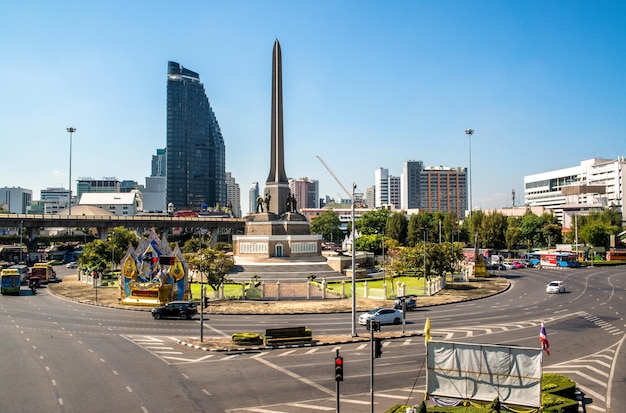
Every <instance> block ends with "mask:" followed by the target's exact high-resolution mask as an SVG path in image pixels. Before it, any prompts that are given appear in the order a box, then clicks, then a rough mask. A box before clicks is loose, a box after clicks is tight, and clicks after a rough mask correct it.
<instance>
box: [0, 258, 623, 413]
mask: <svg viewBox="0 0 626 413" xmlns="http://www.w3.org/2000/svg"><path fill="white" fill-rule="evenodd" d="M624 272H625V271H624V268H614V269H597V268H593V269H592V268H589V269H573V270H562V271H559V270H553V271H548V270H541V271H540V270H534V269H525V270H517V271H507V272H506V275H507V277H508V278H510V280H511V281H512V287H511V288H510V289H509V290H508V291H507V292H505V293H503V294H499V295H497V296H494V297H490V298H485V299H482V300H477V301H471V302H466V303H459V304H450V305H445V306H436V307H429V308H426V309H422V310H421V311H416V312H411V313H408V324H407V326H406V327H405V328H406V329H407V331H422V329H423V325H424V320H425V318H426V316H427V315H428V316H429V317H430V319H431V331H432V336H433V339H443V340H448V341H459V342H474V343H491V344H495V343H499V344H510V345H522V346H531V347H539V339H538V335H539V325H540V323H541V321H542V320H543V321H544V323H545V326H546V329H547V332H548V338H549V341H550V350H551V355H550V356H545V357H544V371H545V372H555V373H562V374H566V375H568V376H570V377H572V379H574V380H575V381H576V382H577V384H578V385H579V388H580V389H581V391H582V392H583V393H584V395H585V398H586V402H587V405H586V411H587V412H596V411H597V412H603V411H607V412H617V411H619V410H617V409H618V407H619V406H623V405H624V403H626V388H625V384H624V383H625V381H626V380H625V379H626V365H625V363H626V358H625V357H624V347H623V346H622V344H623V342H624V337H625V332H626V325H625V324H624V312H625V311H626V306H625V305H624V299H625V294H624V291H625V290H626V279H625V278H624ZM552 279H561V280H564V281H565V284H566V287H567V292H566V293H565V294H558V295H557V294H555V295H548V294H546V293H545V285H546V284H547V282H548V281H550V280H552ZM0 312H1V313H2V315H3V317H2V319H1V321H0V326H1V328H2V331H3V334H2V341H1V342H2V346H1V347H0V349H1V350H2V351H1V352H0V363H2V370H3V374H2V377H1V378H0V400H2V411H3V412H26V411H46V412H85V411H89V412H105V411H107V412H108V411H112V410H113V411H125V412H135V411H136V412H143V413H149V412H161V411H174V410H177V411H203V412H282V413H291V412H302V411H334V408H335V403H336V392H335V385H336V383H335V381H334V380H333V360H334V355H335V351H336V349H339V351H340V353H341V355H342V356H343V357H344V359H345V363H346V366H345V381H344V382H342V383H341V384H340V395H341V411H342V412H344V413H348V412H362V411H369V409H370V397H371V395H370V369H371V367H370V351H371V349H370V347H369V343H368V342H363V343H352V344H335V345H331V346H316V347H304V348H290V349H284V350H266V351H261V350H259V351H244V352H206V351H201V350H196V349H193V348H189V347H185V346H181V345H180V344H178V343H177V342H176V340H177V339H178V338H180V337H194V336H198V335H199V329H200V325H199V320H198V319H195V320H193V321H181V320H159V321H157V320H153V319H152V317H151V316H150V315H149V313H147V312H137V311H127V310H119V309H111V308H103V307H97V306H90V305H85V304H81V303H77V302H73V301H68V300H64V299H61V298H58V297H54V296H52V295H50V294H49V293H48V292H47V291H46V289H45V288H44V289H42V290H41V291H40V293H39V294H37V295H36V296H32V295H30V292H28V291H26V290H25V291H24V294H23V295H21V296H19V297H10V296H2V297H0ZM294 324H298V325H300V324H304V325H307V326H312V327H311V328H314V330H315V331H316V332H317V331H319V332H320V333H321V332H324V333H327V334H341V333H343V334H345V333H346V332H349V331H350V314H312V315H291V316H288V315H273V316H268V315H246V316H234V315H211V316H210V318H209V319H208V320H206V322H205V325H204V329H203V330H204V334H205V337H207V338H209V337H216V338H217V337H224V336H230V334H231V333H233V332H237V331H257V330H259V329H263V328H265V327H266V326H272V327H275V326H281V325H294ZM400 328H401V327H400V326H383V328H382V330H383V331H394V329H396V330H395V331H397V329H400ZM358 331H359V335H362V336H364V337H367V334H368V333H367V331H366V330H365V329H364V328H362V327H359V330H358ZM424 371H425V364H424V341H423V337H410V338H403V339H394V340H386V341H385V344H384V347H383V357H382V358H380V359H376V360H375V363H374V372H375V374H374V389H375V392H374V400H375V411H376V412H383V411H385V410H386V409H387V408H388V407H391V406H392V405H394V404H396V403H405V402H408V403H411V404H413V403H418V402H420V401H421V400H422V398H423V392H424V386H425V383H424V377H425V374H424Z"/></svg>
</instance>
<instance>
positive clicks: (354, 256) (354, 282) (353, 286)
mask: <svg viewBox="0 0 626 413" xmlns="http://www.w3.org/2000/svg"><path fill="white" fill-rule="evenodd" d="M315 156H317V159H319V160H320V162H321V163H322V165H324V168H326V169H327V170H328V172H330V174H331V175H332V176H333V178H335V181H337V183H338V184H339V186H340V187H341V189H343V190H344V192H345V193H346V194H347V195H348V198H350V200H351V201H352V213H351V214H350V215H351V223H352V235H351V239H352V248H351V250H352V337H358V334H357V332H356V242H355V241H356V226H355V223H354V198H355V197H354V191H355V190H356V184H355V183H353V184H352V193H350V191H348V190H347V189H346V187H345V186H343V184H342V183H341V181H339V179H338V178H337V177H336V176H335V174H334V173H333V171H332V170H331V169H330V168H329V167H328V165H326V162H324V160H323V159H322V158H320V157H319V156H318V155H315Z"/></svg>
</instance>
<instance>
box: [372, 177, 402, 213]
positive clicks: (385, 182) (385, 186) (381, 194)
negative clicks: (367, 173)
mask: <svg viewBox="0 0 626 413" xmlns="http://www.w3.org/2000/svg"><path fill="white" fill-rule="evenodd" d="M374 187H375V194H374V196H375V198H376V202H375V207H376V208H382V207H388V206H389V205H393V207H394V208H398V209H399V208H400V198H401V193H400V177H398V176H393V175H389V170H388V169H385V168H378V169H377V170H376V171H374Z"/></svg>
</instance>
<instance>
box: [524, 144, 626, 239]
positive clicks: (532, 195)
mask: <svg viewBox="0 0 626 413" xmlns="http://www.w3.org/2000/svg"><path fill="white" fill-rule="evenodd" d="M625 182H626V161H625V160H624V157H623V156H621V157H618V159H617V160H614V159H600V158H593V159H587V160H584V161H582V162H581V163H580V165H578V166H573V167H570V168H564V169H558V170H554V171H549V172H542V173H538V174H534V175H528V176H525V177H524V203H525V204H526V205H528V206H543V207H545V208H548V209H551V210H553V211H554V214H555V215H556V216H557V217H558V218H559V220H560V222H561V223H562V224H563V226H564V227H569V224H570V222H569V221H568V211H570V212H571V211H577V212H582V211H589V210H599V209H603V208H615V209H617V210H618V211H620V212H622V223H623V224H626V217H625V216H624V183H625Z"/></svg>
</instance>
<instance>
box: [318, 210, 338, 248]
mask: <svg viewBox="0 0 626 413" xmlns="http://www.w3.org/2000/svg"><path fill="white" fill-rule="evenodd" d="M340 225H341V221H339V217H338V216H337V214H336V213H335V211H333V210H332V209H329V210H327V211H324V212H323V213H322V214H321V215H318V216H316V217H313V218H311V233H313V234H319V235H321V236H322V237H324V239H325V240H326V241H330V242H336V243H341V241H343V238H344V236H343V232H342V231H341V228H340V227H339V226H340Z"/></svg>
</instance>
